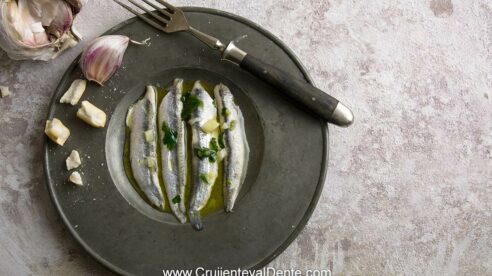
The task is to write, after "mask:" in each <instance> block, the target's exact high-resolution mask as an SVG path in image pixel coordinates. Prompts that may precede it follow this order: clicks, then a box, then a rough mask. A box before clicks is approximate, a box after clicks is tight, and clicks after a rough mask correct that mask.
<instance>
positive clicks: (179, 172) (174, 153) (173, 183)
mask: <svg viewBox="0 0 492 276" xmlns="http://www.w3.org/2000/svg"><path fill="white" fill-rule="evenodd" d="M182 94H183V80H182V79H176V80H174V84H173V86H172V87H171V88H170V90H169V92H168V93H167V95H166V96H165V97H164V99H163V100H162V103H161V105H160V106H159V125H158V126H159V131H160V145H161V160H162V164H161V166H162V176H163V178H164V185H165V187H166V192H167V199H168V200H169V205H170V206H171V210H172V211H173V213H174V215H175V216H176V217H177V218H178V220H179V221H180V222H181V223H185V222H186V207H185V187H186V173H187V167H186V132H185V129H186V126H185V122H184V121H183V120H181V112H182V110H183V102H182V101H181V97H182Z"/></svg>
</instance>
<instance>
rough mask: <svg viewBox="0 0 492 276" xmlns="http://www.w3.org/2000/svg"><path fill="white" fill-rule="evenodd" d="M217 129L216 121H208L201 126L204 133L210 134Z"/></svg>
mask: <svg viewBox="0 0 492 276" xmlns="http://www.w3.org/2000/svg"><path fill="white" fill-rule="evenodd" d="M218 127H219V123H218V122H217V120H215V119H210V120H208V121H207V122H206V123H205V124H203V126H202V130H203V131H205V132H206V133H212V131H214V130H216V129H217V128H218Z"/></svg>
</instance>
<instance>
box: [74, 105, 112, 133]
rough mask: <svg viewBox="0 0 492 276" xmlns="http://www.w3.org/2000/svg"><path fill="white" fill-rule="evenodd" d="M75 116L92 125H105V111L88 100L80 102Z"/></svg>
mask: <svg viewBox="0 0 492 276" xmlns="http://www.w3.org/2000/svg"><path fill="white" fill-rule="evenodd" d="M77 117H79V119H81V120H82V121H84V122H86V123H87V124H89V125H91V126H93V127H97V128H102V127H104V126H105V125H106V113H104V111H102V110H101V109H99V108H97V107H96V106H95V105H93V104H91V103H90V102H88V101H83V102H82V107H80V108H79V110H78V111H77Z"/></svg>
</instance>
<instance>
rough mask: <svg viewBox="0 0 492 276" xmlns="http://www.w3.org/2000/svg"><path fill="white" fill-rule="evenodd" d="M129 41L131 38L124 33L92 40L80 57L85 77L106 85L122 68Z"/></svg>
mask: <svg viewBox="0 0 492 276" xmlns="http://www.w3.org/2000/svg"><path fill="white" fill-rule="evenodd" d="M129 43H130V38H128V37H126V36H122V35H106V36H101V37H98V38H96V39H95V40H94V41H92V42H91V43H90V44H89V46H87V48H86V49H85V51H84V52H83V53H82V57H81V58H80V67H81V68H82V71H83V72H84V75H85V77H86V78H87V79H88V80H90V81H94V82H96V83H98V84H99V85H101V86H102V85H104V83H105V82H106V81H107V80H109V79H110V78H111V77H112V76H113V75H114V73H116V71H118V69H120V67H121V64H122V62H123V56H124V54H125V51H126V48H128V44H129Z"/></svg>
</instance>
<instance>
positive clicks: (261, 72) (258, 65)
mask: <svg viewBox="0 0 492 276" xmlns="http://www.w3.org/2000/svg"><path fill="white" fill-rule="evenodd" d="M113 1H115V2H116V3H117V4H119V5H120V6H122V7H123V8H125V9H127V10H128V11H129V12H131V13H133V14H135V15H136V16H138V17H139V18H140V19H141V20H143V21H145V22H146V23H147V24H149V25H150V26H152V27H154V28H156V29H158V30H160V31H162V32H164V33H168V34H170V33H175V32H189V33H190V34H192V35H193V36H195V37H196V38H197V39H199V40H200V41H202V42H203V43H205V44H206V45H208V46H209V47H210V48H212V49H215V50H218V51H220V52H221V53H222V59H223V60H227V61H230V62H232V63H234V64H236V65H238V66H240V67H241V68H243V69H244V70H246V71H248V72H249V73H251V74H252V75H254V76H256V77H258V78H260V79H262V80H263V81H265V82H267V83H269V84H271V85H272V86H274V87H276V88H278V89H277V90H278V91H279V92H281V93H283V94H284V95H286V96H288V97H290V98H291V99H293V100H294V101H295V102H297V103H300V104H301V105H303V107H304V108H306V109H307V110H308V111H311V112H312V113H314V114H315V115H317V116H319V117H320V118H322V119H324V120H326V121H327V122H329V123H332V124H334V125H337V126H341V127H348V126H350V125H351V124H352V123H353V121H354V115H353V113H352V111H351V110H350V109H349V108H348V107H346V106H345V105H344V104H342V103H341V102H339V101H338V100H337V99H335V98H334V97H332V96H330V95H329V94H327V93H325V92H323V91H322V90H320V89H318V88H316V87H314V86H313V85H311V84H309V83H308V82H306V81H305V80H304V79H300V78H297V77H294V76H292V75H291V74H288V73H286V72H284V71H283V70H281V69H279V68H277V67H275V66H273V65H270V64H268V63H265V62H263V61H261V60H260V59H258V58H256V57H254V56H252V55H251V54H248V53H246V52H245V51H243V50H241V49H240V48H238V47H237V46H236V45H235V44H234V42H233V41H231V42H230V43H229V44H228V45H225V44H224V43H222V42H221V41H220V40H219V39H217V38H215V37H213V36H211V35H208V34H206V33H203V32H201V31H199V30H197V29H195V28H193V27H192V26H191V25H190V24H189V23H188V20H187V19H186V16H185V14H184V12H183V11H182V10H181V9H179V8H177V7H174V6H173V5H171V4H169V3H168V2H165V1H163V0H155V1H156V2H158V3H160V4H162V5H163V6H164V7H159V6H158V5H157V4H155V3H153V2H151V1H150V0H127V1H128V2H130V3H131V4H133V5H134V6H136V7H138V8H139V9H141V10H142V11H144V12H145V13H146V14H147V16H146V15H143V14H140V13H139V12H138V11H136V10H135V9H133V8H132V7H130V6H129V5H127V4H125V3H123V2H121V1H120V0H113ZM137 1H139V2H140V1H141V2H145V3H146V4H148V5H149V6H150V7H152V8H154V9H155V10H154V11H151V10H149V9H147V8H146V7H145V6H144V5H142V4H141V3H138V2H137Z"/></svg>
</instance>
